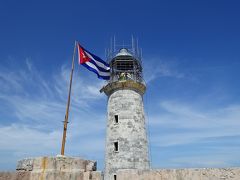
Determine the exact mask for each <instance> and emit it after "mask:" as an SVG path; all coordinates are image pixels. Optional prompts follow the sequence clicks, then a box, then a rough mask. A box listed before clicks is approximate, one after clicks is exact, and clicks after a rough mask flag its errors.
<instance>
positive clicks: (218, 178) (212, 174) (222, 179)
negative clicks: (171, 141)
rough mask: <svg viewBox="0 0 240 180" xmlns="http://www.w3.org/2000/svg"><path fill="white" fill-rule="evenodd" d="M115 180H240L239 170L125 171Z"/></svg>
mask: <svg viewBox="0 0 240 180" xmlns="http://www.w3.org/2000/svg"><path fill="white" fill-rule="evenodd" d="M117 180H240V168H202V169H156V170H153V169H152V170H134V169H128V170H127V169H125V170H119V171H118V172H117Z"/></svg>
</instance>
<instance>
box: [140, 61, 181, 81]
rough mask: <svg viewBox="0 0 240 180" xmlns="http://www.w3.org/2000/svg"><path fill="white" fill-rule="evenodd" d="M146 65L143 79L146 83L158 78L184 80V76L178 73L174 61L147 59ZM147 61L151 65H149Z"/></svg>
mask: <svg viewBox="0 0 240 180" xmlns="http://www.w3.org/2000/svg"><path fill="white" fill-rule="evenodd" d="M146 61H147V62H148V63H147V64H148V65H146V66H144V78H145V81H146V82H147V83H149V82H150V81H153V80H155V79H157V78H159V77H173V78H184V77H185V75H184V73H182V72H179V70H178V69H177V67H176V66H177V64H176V63H174V61H172V60H171V61H167V60H163V59H162V58H148V59H147V60H146ZM149 61H151V62H153V63H149Z"/></svg>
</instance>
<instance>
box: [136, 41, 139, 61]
mask: <svg viewBox="0 0 240 180" xmlns="http://www.w3.org/2000/svg"><path fill="white" fill-rule="evenodd" d="M136 44H137V52H136V55H137V56H138V57H139V49H138V38H137V42H136Z"/></svg>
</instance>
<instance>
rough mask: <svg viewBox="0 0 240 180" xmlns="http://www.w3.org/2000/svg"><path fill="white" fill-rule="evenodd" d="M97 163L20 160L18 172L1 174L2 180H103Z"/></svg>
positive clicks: (62, 159) (67, 159)
mask: <svg viewBox="0 0 240 180" xmlns="http://www.w3.org/2000/svg"><path fill="white" fill-rule="evenodd" d="M96 168H97V167H96V162H95V161H90V160H84V159H80V158H75V157H66V156H59V157H38V158H27V159H23V160H20V161H19V162H18V164H17V168H16V170H17V171H16V172H1V173H0V180H101V179H102V175H101V172H99V171H96Z"/></svg>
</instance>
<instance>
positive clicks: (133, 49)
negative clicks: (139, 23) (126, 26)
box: [132, 35, 135, 54]
mask: <svg viewBox="0 0 240 180" xmlns="http://www.w3.org/2000/svg"><path fill="white" fill-rule="evenodd" d="M132 52H133V53H134V54H135V44H134V37H133V35H132Z"/></svg>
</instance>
